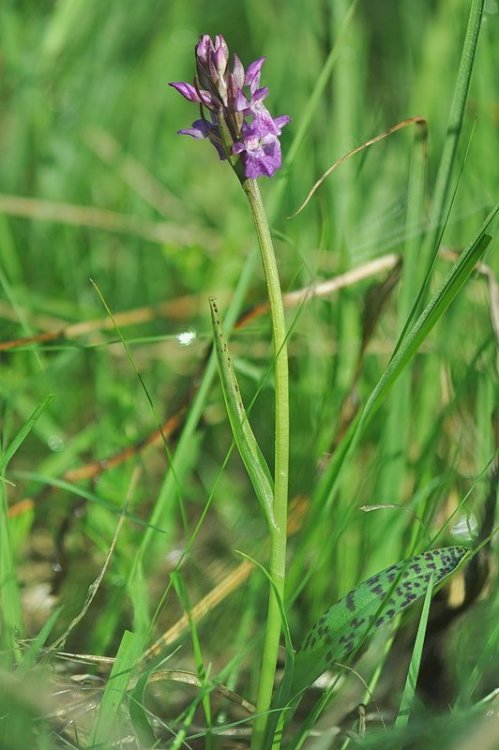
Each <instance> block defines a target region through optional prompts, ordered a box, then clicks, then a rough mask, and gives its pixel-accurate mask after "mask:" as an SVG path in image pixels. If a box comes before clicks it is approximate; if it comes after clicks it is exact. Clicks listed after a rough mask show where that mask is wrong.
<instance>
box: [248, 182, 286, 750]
mask: <svg viewBox="0 0 499 750" xmlns="http://www.w3.org/2000/svg"><path fill="white" fill-rule="evenodd" d="M242 186H243V188H244V192H245V193H246V196H247V198H248V202H249V205H250V208H251V213H252V216H253V220H254V222H255V228H256V233H257V236H258V244H259V246H260V253H261V256H262V263H263V268H264V272H265V279H266V282H267V292H268V297H269V303H270V315H271V320H272V333H273V340H274V358H275V470H274V519H275V526H274V527H271V528H270V534H271V536H270V545H271V550H270V562H269V573H270V576H271V579H272V581H273V583H274V586H275V592H276V593H274V590H273V589H271V591H270V594H269V607H268V614H267V625H266V630H265V643H264V647H263V655H262V665H261V671H260V681H259V685H258V696H257V702H256V711H257V716H256V717H255V721H254V724H253V736H252V741H251V747H252V750H260V749H261V747H262V745H263V739H264V735H265V726H266V723H267V712H268V709H269V707H270V703H271V699H272V692H273V689H274V679H275V671H276V664H277V654H278V649H279V639H280V635H281V614H280V611H279V605H278V600H277V598H276V594H277V596H279V597H280V599H281V601H282V600H283V598H284V582H285V576H286V533H287V528H286V527H287V512H288V471H289V385H288V353H287V345H286V322H285V318H284V307H283V303H282V292H281V285H280V283H279V274H278V270H277V263H276V257H275V252H274V246H273V244H272V237H271V235H270V229H269V225H268V222H267V217H266V214H265V209H264V207H263V203H262V198H261V195H260V191H259V189H258V185H257V183H256V181H255V180H244V181H243V182H242Z"/></svg>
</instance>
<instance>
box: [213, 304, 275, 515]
mask: <svg viewBox="0 0 499 750" xmlns="http://www.w3.org/2000/svg"><path fill="white" fill-rule="evenodd" d="M210 310H211V321H212V325H213V336H214V343H215V350H216V353H217V360H218V370H219V373H220V381H221V383H222V391H223V395H224V400H225V406H226V408H227V414H228V416H229V422H230V426H231V428H232V434H233V436H234V441H235V443H236V445H237V448H238V450H239V454H240V456H241V458H242V460H243V463H244V465H245V466H246V471H247V472H248V475H249V478H250V480H251V483H252V485H253V488H254V490H255V493H256V496H257V498H258V501H259V502H260V504H261V506H262V508H263V510H264V512H265V515H266V517H267V521H268V522H269V524H272V525H274V513H273V501H274V490H273V482H272V477H271V474H270V470H269V467H268V466H267V463H266V461H265V458H264V457H263V454H262V452H261V450H260V448H259V446H258V443H257V440H256V438H255V435H254V433H253V430H252V429H251V425H250V423H249V420H248V416H247V414H246V410H245V408H244V405H243V402H242V400H241V394H240V391H239V385H238V383H237V378H236V375H235V372H234V369H233V367H232V362H231V358H230V355H229V350H228V347H227V341H226V340H225V336H224V332H223V330H222V324H221V322H220V318H219V317H218V309H217V306H216V303H215V300H214V299H213V298H210Z"/></svg>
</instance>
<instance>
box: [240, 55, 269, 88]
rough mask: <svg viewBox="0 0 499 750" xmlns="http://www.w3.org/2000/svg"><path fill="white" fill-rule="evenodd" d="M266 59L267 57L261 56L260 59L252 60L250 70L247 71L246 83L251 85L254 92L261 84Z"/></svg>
mask: <svg viewBox="0 0 499 750" xmlns="http://www.w3.org/2000/svg"><path fill="white" fill-rule="evenodd" d="M265 59H266V58H265V57H259V58H258V60H255V62H252V63H251V64H250V65H249V66H248V70H247V71H246V76H245V78H244V84H245V85H246V86H249V87H250V91H251V93H252V94H254V93H255V91H256V89H257V88H258V86H259V84H260V73H261V72H262V65H263V63H264V62H265Z"/></svg>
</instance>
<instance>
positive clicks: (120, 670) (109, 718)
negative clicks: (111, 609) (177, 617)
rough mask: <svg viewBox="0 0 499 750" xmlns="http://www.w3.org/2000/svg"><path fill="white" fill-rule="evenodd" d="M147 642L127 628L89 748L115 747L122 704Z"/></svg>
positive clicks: (91, 734) (92, 732)
mask: <svg viewBox="0 0 499 750" xmlns="http://www.w3.org/2000/svg"><path fill="white" fill-rule="evenodd" d="M143 645H144V643H143V638H142V637H141V636H140V635H138V634H137V633H131V632H130V631H129V630H125V632H124V633H123V638H122V639H121V643H120V647H119V649H118V653H117V654H116V659H115V662H114V664H113V669H112V671H111V674H110V675H109V680H108V681H107V684H106V688H105V690H104V695H103V696H102V701H101V704H100V707H99V712H98V714H97V718H96V720H95V724H94V726H93V728H92V731H91V733H90V739H89V742H88V747H89V750H90V749H91V748H95V749H97V748H103V747H110V746H111V743H110V739H111V735H112V733H113V729H114V727H115V724H116V721H117V719H118V717H119V710H120V706H121V704H122V702H123V700H124V698H125V694H126V691H127V688H128V685H129V683H130V680H131V677H132V674H133V671H134V669H135V664H136V663H137V660H138V659H139V657H140V654H141V651H142V648H143Z"/></svg>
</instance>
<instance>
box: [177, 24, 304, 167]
mask: <svg viewBox="0 0 499 750" xmlns="http://www.w3.org/2000/svg"><path fill="white" fill-rule="evenodd" d="M195 57H196V76H195V78H194V81H193V83H192V84H191V83H185V82H182V81H180V82H178V83H171V84H170V86H173V88H175V89H176V90H177V91H178V92H179V93H180V94H182V96H183V97H184V98H185V99H187V100H188V101H190V102H192V103H194V104H198V105H199V108H200V113H201V118H200V119H198V120H196V121H195V122H193V124H192V127H190V128H184V129H182V130H179V131H178V132H179V134H181V135H189V136H191V138H197V139H200V138H208V140H209V141H210V142H211V143H212V144H213V145H214V146H215V148H216V149H217V152H218V155H219V157H220V159H228V160H229V162H230V163H231V165H232V166H233V167H234V169H235V170H236V172H237V173H238V174H239V176H240V179H244V178H249V179H256V178H257V177H261V176H263V175H265V176H267V177H271V176H272V175H273V174H274V173H275V172H276V171H277V170H278V169H279V168H280V166H281V145H280V142H279V136H280V135H281V130H282V128H283V127H284V125H286V124H287V123H288V122H289V121H290V118H289V117H288V116H287V115H281V116H280V117H276V118H274V117H272V115H271V114H270V112H269V111H268V109H267V108H266V107H265V105H264V104H263V100H264V99H265V97H266V96H267V94H268V88H267V87H266V86H264V87H260V76H261V71H262V66H263V63H264V62H265V58H264V57H259V58H258V60H255V61H254V62H252V63H251V64H250V65H249V66H248V68H247V70H246V71H245V70H244V66H243V64H242V62H241V61H240V59H239V58H238V57H237V55H234V56H233V63H232V70H231V71H230V70H229V48H228V46H227V43H226V41H225V39H224V38H223V36H222V35H221V34H217V36H216V37H215V39H212V38H211V37H210V36H208V35H207V34H204V35H203V36H202V37H201V39H200V40H199V42H198V44H197V45H196V50H195ZM207 110H208V112H209V114H207V112H206V111H207ZM241 170H242V171H241Z"/></svg>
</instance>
